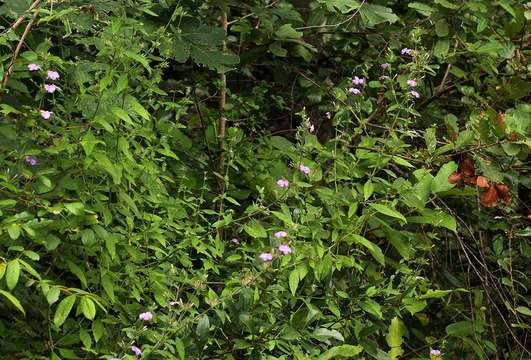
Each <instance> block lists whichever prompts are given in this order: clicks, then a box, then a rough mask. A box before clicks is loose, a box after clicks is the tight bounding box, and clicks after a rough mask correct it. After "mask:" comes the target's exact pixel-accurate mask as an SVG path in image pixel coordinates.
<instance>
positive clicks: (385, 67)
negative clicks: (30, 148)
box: [380, 63, 391, 70]
mask: <svg viewBox="0 0 531 360" xmlns="http://www.w3.org/2000/svg"><path fill="white" fill-rule="evenodd" d="M380 66H381V67H382V69H384V70H385V69H387V68H388V67H389V66H391V65H390V64H388V63H384V64H382V65H380Z"/></svg>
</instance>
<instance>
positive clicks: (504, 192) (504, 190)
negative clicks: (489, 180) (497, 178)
mask: <svg viewBox="0 0 531 360" xmlns="http://www.w3.org/2000/svg"><path fill="white" fill-rule="evenodd" d="M496 190H497V192H498V195H499V196H500V198H502V200H503V201H504V202H505V203H506V204H507V205H509V204H510V203H511V193H510V190H509V187H508V186H507V185H505V184H496Z"/></svg>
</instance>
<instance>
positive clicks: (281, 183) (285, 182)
mask: <svg viewBox="0 0 531 360" xmlns="http://www.w3.org/2000/svg"><path fill="white" fill-rule="evenodd" d="M277 185H278V186H280V187H281V188H287V187H288V186H289V181H288V180H286V179H278V180H277Z"/></svg>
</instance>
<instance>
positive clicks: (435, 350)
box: [430, 349, 441, 356]
mask: <svg viewBox="0 0 531 360" xmlns="http://www.w3.org/2000/svg"><path fill="white" fill-rule="evenodd" d="M430 354H431V355H432V356H441V350H437V349H432V350H431V351H430Z"/></svg>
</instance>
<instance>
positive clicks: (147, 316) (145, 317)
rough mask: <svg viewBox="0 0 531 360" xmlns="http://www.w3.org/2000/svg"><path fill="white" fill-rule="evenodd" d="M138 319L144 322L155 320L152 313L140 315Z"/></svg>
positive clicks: (147, 312)
mask: <svg viewBox="0 0 531 360" xmlns="http://www.w3.org/2000/svg"><path fill="white" fill-rule="evenodd" d="M138 318H139V319H140V320H143V321H150V320H151V319H153V314H152V313H151V312H150V311H146V312H143V313H141V314H140V315H138Z"/></svg>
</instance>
